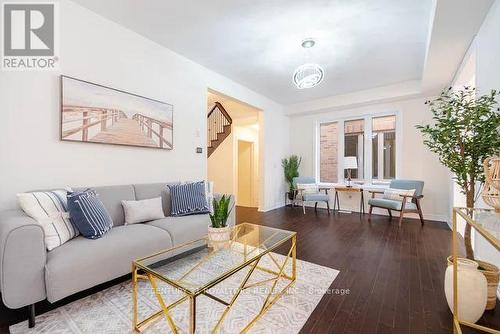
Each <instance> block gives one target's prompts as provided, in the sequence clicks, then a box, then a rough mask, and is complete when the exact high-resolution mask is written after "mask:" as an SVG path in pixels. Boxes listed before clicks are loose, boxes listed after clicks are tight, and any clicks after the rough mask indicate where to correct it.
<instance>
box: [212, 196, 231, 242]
mask: <svg viewBox="0 0 500 334" xmlns="http://www.w3.org/2000/svg"><path fill="white" fill-rule="evenodd" d="M230 205H231V195H222V197H221V198H219V199H216V198H214V200H213V213H211V214H210V221H211V224H210V225H209V226H208V245H209V247H211V248H213V249H220V248H224V247H226V246H227V245H228V243H229V240H231V227H230V226H227V219H228V218H229V214H230V213H231V211H232V210H233V207H231V208H230Z"/></svg>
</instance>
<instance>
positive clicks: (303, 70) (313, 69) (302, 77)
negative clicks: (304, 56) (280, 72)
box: [293, 64, 324, 89]
mask: <svg viewBox="0 0 500 334" xmlns="http://www.w3.org/2000/svg"><path fill="white" fill-rule="evenodd" d="M323 77H324V71H323V69H322V68H321V66H319V65H318V64H304V65H300V66H299V67H297V69H296V70H295V72H294V73H293V83H294V84H295V86H297V88H298V89H306V88H312V87H314V86H317V85H319V83H320V82H321V81H322V80H323Z"/></svg>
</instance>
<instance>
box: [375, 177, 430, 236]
mask: <svg viewBox="0 0 500 334" xmlns="http://www.w3.org/2000/svg"><path fill="white" fill-rule="evenodd" d="M423 189H424V182H423V181H416V180H392V181H391V184H390V185H389V189H387V190H385V191H380V190H377V191H370V193H371V194H372V198H370V199H369V200H368V204H369V205H370V212H369V218H370V217H371V214H372V210H373V208H382V209H387V211H388V212H389V216H390V217H391V218H392V213H391V211H392V210H394V211H399V212H400V215H399V226H400V227H401V222H402V221H403V216H404V215H405V214H406V213H418V215H419V217H420V222H421V224H422V225H424V217H423V215H422V209H421V207H420V200H421V199H422V198H423V197H424V195H422V191H423ZM411 190H415V192H414V193H413V194H410V192H411ZM408 191H410V192H408ZM377 194H382V195H383V196H382V197H381V198H380V197H376V196H375V195H377Z"/></svg>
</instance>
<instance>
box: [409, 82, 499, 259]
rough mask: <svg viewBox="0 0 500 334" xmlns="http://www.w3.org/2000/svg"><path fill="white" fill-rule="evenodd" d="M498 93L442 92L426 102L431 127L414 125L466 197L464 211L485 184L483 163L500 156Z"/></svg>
mask: <svg viewBox="0 0 500 334" xmlns="http://www.w3.org/2000/svg"><path fill="white" fill-rule="evenodd" d="M498 96H499V92H497V91H495V90H492V91H491V92H490V94H489V95H483V96H480V97H476V90H475V88H470V87H464V89H463V90H461V91H453V90H452V89H451V88H448V89H445V90H444V91H443V92H441V94H440V96H439V97H438V98H437V99H435V100H433V101H427V102H426V104H427V105H429V107H430V110H431V112H432V115H433V120H434V124H432V125H417V129H419V130H420V131H421V132H422V133H423V135H424V144H425V145H426V146H427V147H428V148H429V149H430V150H431V151H432V152H434V153H436V154H437V155H438V157H439V161H440V162H441V163H442V164H443V165H445V166H446V167H448V168H449V169H450V170H451V172H452V173H453V174H454V179H455V182H456V183H457V184H458V185H459V186H460V188H461V190H462V193H464V194H465V196H466V200H467V207H469V208H473V207H474V203H475V201H476V200H477V198H478V196H479V194H480V191H479V189H476V183H477V182H484V180H485V176H484V172H483V161H484V160H485V159H486V158H487V157H489V156H494V155H497V154H498V152H500V136H499V134H498V129H497V128H498V126H499V124H500V113H498V102H497V101H496V98H497V97H498ZM464 239H465V248H466V254H467V258H469V259H471V260H473V259H474V253H473V251H472V245H471V227H470V225H468V224H467V225H466V228H465V233H464Z"/></svg>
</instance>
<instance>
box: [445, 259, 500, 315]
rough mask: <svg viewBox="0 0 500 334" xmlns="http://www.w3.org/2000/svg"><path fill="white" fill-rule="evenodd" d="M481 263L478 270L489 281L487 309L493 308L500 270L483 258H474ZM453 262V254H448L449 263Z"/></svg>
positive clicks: (495, 301)
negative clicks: (482, 259)
mask: <svg viewBox="0 0 500 334" xmlns="http://www.w3.org/2000/svg"><path fill="white" fill-rule="evenodd" d="M474 261H476V262H477V263H478V264H479V268H478V270H479V271H480V272H481V273H483V275H484V276H485V277H486V281H487V282H488V302H487V303H486V310H493V309H494V308H495V306H496V303H497V286H498V282H499V277H500V270H499V269H498V267H497V266H495V265H494V264H491V263H488V262H484V261H481V260H474ZM452 264H453V262H452V260H451V256H448V265H449V266H451V265H452Z"/></svg>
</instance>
